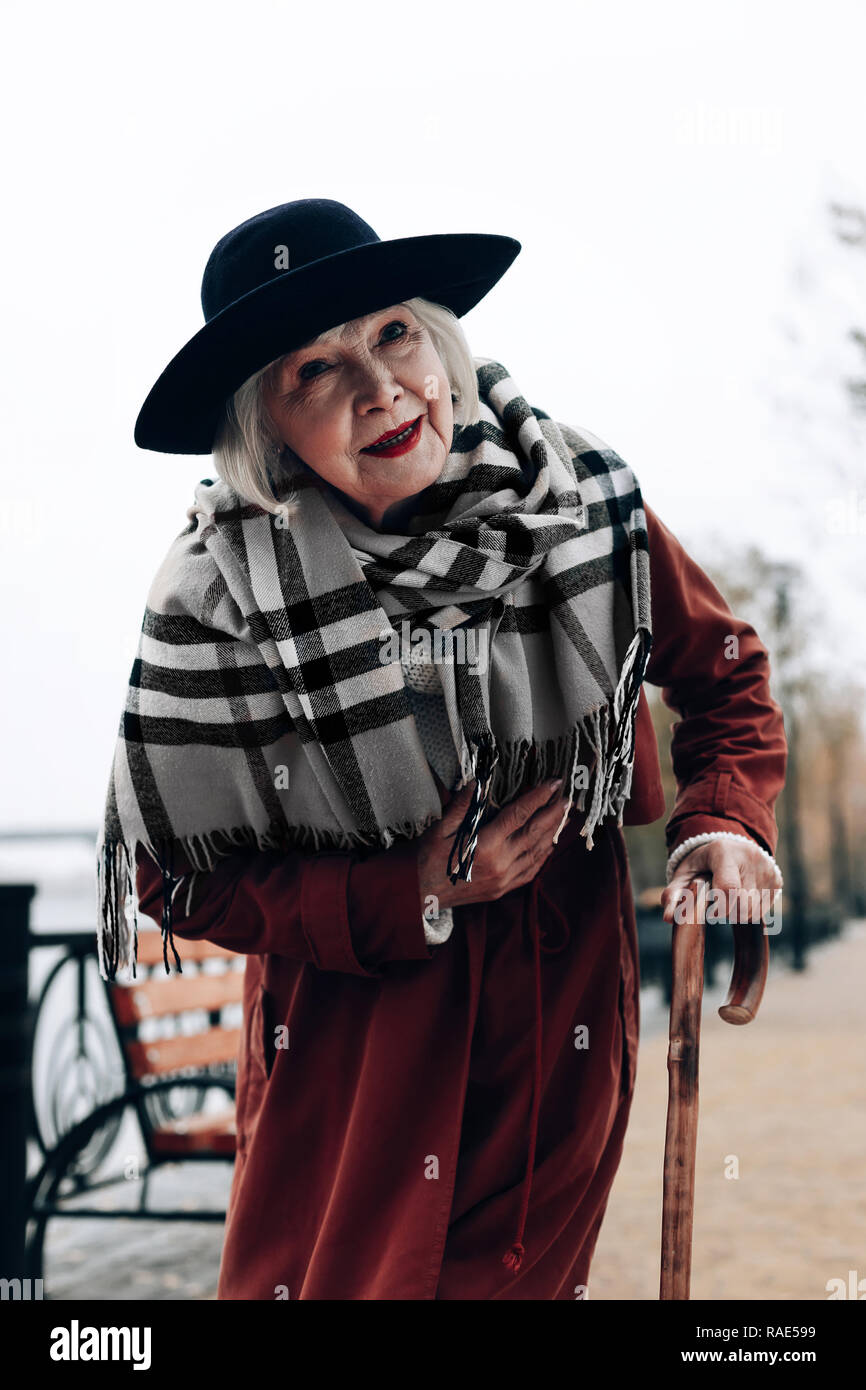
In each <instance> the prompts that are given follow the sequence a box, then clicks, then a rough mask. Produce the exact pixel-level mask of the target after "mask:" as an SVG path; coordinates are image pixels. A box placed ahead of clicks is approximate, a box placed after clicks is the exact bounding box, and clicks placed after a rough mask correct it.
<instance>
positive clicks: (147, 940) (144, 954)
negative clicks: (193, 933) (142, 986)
mask: <svg viewBox="0 0 866 1390" xmlns="http://www.w3.org/2000/svg"><path fill="white" fill-rule="evenodd" d="M174 943H175V945H176V947H177V953H178V955H179V956H180V963H181V965H183V962H184V961H185V960H214V959H218V958H219V957H221V956H223V957H225V958H226V959H227V960H237V958H238V954H239V953H238V952H237V951H228V950H226V948H225V946H218V945H217V943H216V942H215V941H204V940H199V941H185V940H184V939H183V938H182V937H180V936H177V935H175V937H174ZM138 960H139V961H140V962H141V964H142V965H163V958H162V932H161V931H151V930H150V929H149V928H148V929H145V930H144V931H140V932H139V933H138ZM168 963H169V965H170V966H171V969H172V971H173V972H174V973H175V974H177V966H176V965H175V963H174V953H173V952H172V949H171V943H170V942H169V946H168ZM181 978H182V977H181ZM133 983H134V982H133Z"/></svg>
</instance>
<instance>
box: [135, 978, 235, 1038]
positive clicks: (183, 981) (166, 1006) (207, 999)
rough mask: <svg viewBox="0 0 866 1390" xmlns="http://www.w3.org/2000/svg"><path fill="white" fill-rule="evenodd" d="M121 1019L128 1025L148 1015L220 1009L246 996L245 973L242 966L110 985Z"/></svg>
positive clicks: (149, 1016) (153, 1016)
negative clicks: (205, 973) (138, 982)
mask: <svg viewBox="0 0 866 1390" xmlns="http://www.w3.org/2000/svg"><path fill="white" fill-rule="evenodd" d="M110 989H111V992H112V1000H113V1003H114V1012H115V1015H116V1017H117V1021H118V1023H120V1024H121V1026H123V1027H129V1026H132V1025H134V1024H136V1023H140V1022H141V1020H142V1019H145V1018H165V1017H167V1016H168V1015H170V1014H183V1013H187V1012H189V1010H191V1009H208V1010H217V1009H222V1008H224V1007H225V1006H226V1005H227V1004H238V1003H240V1002H241V1001H242V1000H243V994H244V976H243V971H241V970H226V971H224V972H223V973H222V974H220V975H191V976H188V977H187V976H183V975H174V976H172V978H171V979H168V978H167V977H163V978H162V979H160V978H159V976H157V977H156V978H155V979H152V980H142V981H141V983H140V984H122V985H119V984H112V985H111V986H110Z"/></svg>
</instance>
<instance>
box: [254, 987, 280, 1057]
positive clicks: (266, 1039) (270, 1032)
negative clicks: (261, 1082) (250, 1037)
mask: <svg viewBox="0 0 866 1390" xmlns="http://www.w3.org/2000/svg"><path fill="white" fill-rule="evenodd" d="M273 1016H274V1010H273V1000H272V999H271V996H270V994H269V993H268V991H267V990H266V989H265V987H264V985H260V986H259V1006H258V1020H257V1029H256V1043H257V1047H258V1049H259V1050H260V1056H261V1063H262V1066H263V1068H264V1072H265V1076H266V1077H267V1078H268V1080H270V1076H271V1072H272V1071H273V1069H274V1057H275V1051H274V1049H275V1047H276V1037H275V1032H274V1024H273Z"/></svg>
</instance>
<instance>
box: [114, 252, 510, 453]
mask: <svg viewBox="0 0 866 1390" xmlns="http://www.w3.org/2000/svg"><path fill="white" fill-rule="evenodd" d="M520 249H521V245H520V242H519V241H515V240H514V238H513V237H507V236H496V235H491V234H486V233H480V232H463V233H450V234H447V233H434V234H431V235H429V236H419V237H401V238H398V239H396V240H394V241H376V242H371V243H368V244H366V245H364V246H356V247H352V248H351V249H350V250H348V251H340V252H337V253H336V254H335V255H332V256H324V257H322V259H321V260H318V261H315V262H314V263H313V264H312V265H308V266H300V267H298V269H297V270H294V271H293V270H291V268H290V269H289V270H287V271H286V272H285V274H284V275H281V276H279V277H278V278H277V279H275V280H271V281H269V282H268V283H267V284H265V285H260V286H258V288H256V289H254V290H251V291H250V292H249V294H246V295H244V296H243V297H242V298H240V299H237V300H235V302H234V303H233V304H230V305H229V306H228V308H226V309H224V310H223V311H222V313H220V314H216V315H215V316H214V317H213V318H212V319H211V320H210V321H209V322H208V323H206V324H205V326H204V327H203V328H201V329H200V330H199V332H198V333H196V334H195V336H194V337H193V338H190V340H189V342H188V343H186V344H185V345H184V346H183V347H182V348H181V350H180V352H178V353H177V354H176V356H175V357H173V358H172V360H171V362H169V364H168V366H167V367H166V369H165V371H164V372H162V374H161V375H160V377H159V378H158V380H157V381H156V382H155V384H154V386H153V387H152V389H151V391H150V392H149V394H148V396H147V399H146V400H145V402H144V405H143V406H142V407H141V410H140V411H139V415H138V419H137V420H136V422H135V442H136V444H137V445H138V446H139V448H141V449H152V450H155V451H156V452H158V453H162V454H209V453H211V451H212V449H213V445H214V442H215V438H216V433H217V430H218V428H219V427H220V425H221V423H222V420H223V418H224V409H225V403H226V401H227V400H228V398H229V397H230V396H231V395H232V394H233V392H235V391H236V390H237V389H238V387H239V386H241V385H242V384H243V382H244V381H246V380H247V378H248V377H250V376H252V374H253V373H254V372H257V371H259V370H260V368H262V367H264V366H265V365H266V364H267V363H268V362H272V361H273V360H274V359H275V358H277V357H280V356H282V354H283V353H286V352H291V351H292V349H293V348H296V347H299V346H300V345H301V344H302V343H305V342H308V341H309V340H310V339H311V338H315V337H317V336H318V335H319V333H324V332H328V330H329V329H330V328H335V327H336V326H337V325H338V324H340V323H345V322H347V321H348V320H349V319H354V318H360V317H361V315H363V314H370V313H373V312H375V310H377V309H379V308H381V307H383V306H385V305H388V304H396V303H400V302H402V301H404V300H407V299H411V298H413V297H414V296H416V295H418V296H421V297H422V298H425V299H430V300H433V301H434V302H435V303H437V304H444V305H445V307H446V308H448V309H451V311H452V312H453V313H454V314H456V315H457V317H458V318H461V317H462V316H463V315H464V314H466V313H468V312H469V310H470V309H472V308H474V306H475V305H476V304H478V303H479V301H480V300H482V299H483V298H484V296H485V295H486V294H487V293H488V291H489V290H491V289H492V288H493V286H494V285H495V284H496V282H497V281H498V280H499V279H501V277H502V276H503V275H504V274H505V272H506V270H507V269H508V267H509V266H510V265H511V263H512V261H513V260H514V258H515V257H516V255H517V254H518V252H519V251H520Z"/></svg>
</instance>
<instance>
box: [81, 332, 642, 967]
mask: <svg viewBox="0 0 866 1390" xmlns="http://www.w3.org/2000/svg"><path fill="white" fill-rule="evenodd" d="M475 365H476V370H477V373H478V383H479V394H480V399H481V418H480V420H479V421H478V422H476V423H473V424H470V425H467V426H462V425H461V424H460V423H459V420H458V421H457V422H456V423H455V430H454V440H453V445H452V449H451V452H450V454H449V456H448V459H447V461H446V464H445V467H444V469H443V471H442V473H441V475H440V477H439V478H438V479H437V481H436V482H435V483H434V484H432V485H431V486H430V487H429V488H426V489H425V490H424V492H422V493H420V494H419V497H418V507H417V509H416V511H415V512H414V514H413V517H412V520H411V522H410V523H408V524H407V529H406V531H405V533H404V534H400V535H396V534H393V533H388V532H378V531H376V530H374V529H372V528H371V527H370V526H368V525H366V524H365V523H364V522H363V521H362V520H360V519H359V518H358V517H357V516H356V515H355V513H354V512H352V511H350V510H349V509H348V508H347V507H345V506H344V504H343V503H342V501H341V500H340V495H339V494H338V493H337V492H336V491H335V489H333V488H332V487H330V485H329V484H326V483H324V482H323V480H322V479H320V478H319V477H318V476H316V475H314V474H312V472H311V471H310V470H309V469H306V468H302V469H301V471H300V472H299V473H298V474H296V475H295V476H294V477H293V478H292V479H291V483H290V484H289V483H286V484H285V487H286V491H285V492H284V493H283V494H278V495H282V496H283V497H287V496H288V495H289V491H290V489H293V492H294V495H295V496H296V497H297V499H298V501H299V503H300V513H299V515H297V516H295V517H292V518H291V519H289V520H286V519H285V518H284V517H282V516H274V515H272V514H269V513H266V512H264V511H263V510H262V509H261V508H259V507H257V506H254V505H251V504H246V503H243V502H242V501H241V499H240V498H239V497H238V495H237V494H236V493H234V492H233V491H232V490H231V489H230V488H229V487H227V486H226V484H225V483H223V482H222V481H221V480H218V481H216V482H212V481H210V480H208V479H205V480H204V481H203V482H202V483H200V484H199V485H198V487H197V488H196V493H195V496H196V501H195V504H194V505H193V506H192V507H190V509H189V511H188V513H187V515H188V519H189V525H188V526H187V527H186V529H185V530H184V531H183V532H182V533H181V534H180V535H179V536H178V537H177V538H176V540H175V541H174V543H173V544H172V546H171V548H170V550H169V552H168V554H167V556H166V558H165V560H164V562H163V564H162V566H161V567H160V569H159V571H158V573H157V575H156V577H155V579H154V582H153V585H152V586H151V590H150V593H149V595H148V599H147V605H146V609H145V614H144V621H143V624H142V632H141V639H140V643H139V648H138V653H137V655H136V659H135V661H134V663H133V668H132V673H131V676H130V680H129V688H128V692H127V698H126V705H125V709H124V712H123V715H122V717H121V724H120V730H119V738H118V743H117V748H116V753H115V757H114V763H113V768H112V773H111V779H110V785H109V789H108V796H107V802H106V812H105V822H104V826H103V829H102V833H101V835H100V841H99V846H98V880H99V903H100V923H99V941H100V969H101V971H102V973H103V976H104V977H105V978H113V975H114V972H115V971H116V970H117V969H118V968H120V967H123V966H126V965H128V964H130V963H133V962H134V959H135V934H136V920H135V903H134V894H133V873H134V852H135V846H136V845H138V844H144V845H145V846H146V847H147V848H148V850H149V852H150V853H151V854H152V856H153V857H154V859H155V860H156V861H157V862H158V863H159V864H160V866H161V868H162V871H163V882H164V889H165V892H164V912H163V934H164V938H166V940H167V941H168V940H171V906H172V896H173V890H174V887H175V880H174V878H173V875H172V862H173V861H172V855H173V851H174V848H175V847H176V846H177V845H180V846H181V847H182V848H183V851H184V853H185V854H186V855H187V857H188V858H189V860H190V862H191V863H192V864H193V865H194V866H195V867H196V868H197V869H200V870H202V871H206V870H207V869H209V868H211V867H212V866H213V863H214V861H215V859H216V858H218V857H220V856H222V855H226V854H230V853H232V851H233V850H235V849H238V848H240V847H252V848H257V849H262V850H264V849H274V848H284V849H288V848H304V849H308V850H314V851H315V850H343V851H345V850H350V849H352V848H358V847H360V846H365V845H367V846H376V847H380V848H387V846H388V845H390V844H391V843H393V842H394V840H395V839H399V838H404V837H408V838H412V837H414V836H416V835H418V834H419V833H420V832H421V831H422V830H423V829H425V828H426V826H428V825H429V824H430V823H431V822H432V821H434V820H437V819H439V817H440V816H441V814H442V806H441V802H440V799H439V796H438V794H437V791H436V786H435V782H434V780H433V776H432V773H431V770H430V768H429V766H428V764H427V762H426V759H425V757H424V754H423V749H422V745H421V741H420V739H419V736H418V731H417V728H416V726H415V721H414V719H413V716H412V711H411V706H410V702H409V699H408V697H407V694H406V690H405V685H404V677H403V673H402V668H401V664H400V660H399V657H398V656H397V657H394V659H387V660H385V661H384V662H383V660H382V655H383V646H384V639H385V638H386V637H387V636H388V635H390V634H391V631H392V629H393V630H395V631H396V632H397V633H398V634H399V633H400V632H401V630H402V628H401V625H402V622H403V620H404V619H407V620H408V621H409V623H410V624H411V631H412V633H413V634H415V633H417V632H418V630H419V629H420V628H422V627H424V628H425V629H426V630H427V632H428V633H432V631H433V630H434V629H436V628H438V629H440V631H441V632H442V633H443V634H444V635H445V636H446V638H447V637H448V635H449V631H450V630H453V631H452V632H451V636H452V637H453V639H454V641H455V644H456V642H457V640H458V638H459V637H460V636H461V634H459V633H458V632H457V631H456V630H457V629H458V628H460V627H462V626H466V627H467V628H474V629H475V630H476V637H477V640H478V642H483V641H484V640H485V638H486V640H487V642H488V644H489V646H488V649H487V650H488V652H489V661H488V663H487V666H486V669H485V668H484V665H483V663H481V664H478V665H477V666H476V667H473V665H472V664H471V663H469V662H459V661H456V660H455V661H453V662H451V663H449V662H447V661H446V662H445V663H444V664H442V665H441V666H440V667H439V670H440V675H441V678H442V685H443V690H444V694H445V701H446V706H447V710H448V716H449V720H450V721H451V725H452V729H453V730H454V732H455V736H456V743H457V746H458V748H461V749H462V752H461V785H462V784H465V782H466V780H467V779H470V778H474V779H475V782H476V785H475V793H474V795H473V798H472V804H471V806H470V808H469V810H468V811H467V814H466V817H465V819H464V822H463V824H462V825H461V827H460V830H459V832H458V834H457V835H456V836H455V840H454V847H453V852H452V858H451V864H450V866H449V868H450V872H451V877H452V880H456V879H457V878H468V877H469V876H470V872H471V865H472V857H473V855H474V851H475V845H476V843H477V836H478V831H479V829H480V827H481V825H482V824H483V823H484V820H485V818H487V817H489V816H490V815H492V814H494V813H495V810H496V809H498V808H499V807H500V806H502V805H504V804H505V803H506V802H508V801H510V800H511V799H513V797H514V796H515V795H516V794H517V793H518V792H519V791H521V790H524V789H526V788H528V787H530V786H533V785H536V784H537V783H538V782H539V781H542V780H544V779H546V778H550V777H555V776H560V775H561V776H565V777H566V779H567V782H568V786H569V788H570V789H571V790H572V792H573V789H574V786H575V781H576V778H577V773H578V771H579V769H580V767H581V766H583V767H585V768H587V769H588V770H589V772H590V773H591V776H592V780H591V783H590V785H589V788H588V789H584V787H583V785H582V786H581V790H580V792H579V795H578V796H577V797H576V798H575V799H576V804H577V805H578V806H579V807H580V809H581V810H586V811H587V816H586V820H585V823H584V826H583V832H582V833H584V834H585V835H586V836H587V840H588V844H589V846H590V847H591V846H592V831H593V828H594V826H595V825H596V824H597V823H598V822H599V821H600V820H602V819H603V818H604V817H605V816H608V815H616V816H617V817H618V818H620V817H621V814H622V806H623V804H624V801H625V799H626V798H627V796H628V794H629V791H630V787H631V770H632V759H633V753H634V716H635V712H636V705H637V697H638V692H639V689H640V684H641V681H642V679H643V675H644V672H645V669H646V663H647V661H648V658H649V649H650V644H651V641H652V637H651V623H650V585H649V555H648V541H647V532H646V518H645V515H644V511H643V506H642V499H641V493H640V488H639V486H638V483H637V481H636V479H635V477H634V474H633V473H632V471H631V469H630V468H629V467H628V465H627V464H626V463H624V462H623V460H622V459H621V458H620V457H619V456H618V455H617V454H616V453H614V452H613V450H611V449H609V448H608V447H607V446H606V445H605V444H604V443H603V442H602V441H601V440H599V439H597V438H596V437H595V436H593V435H590V434H588V433H587V432H586V431H580V432H578V431H577V430H574V429H572V428H571V427H569V426H568V425H564V424H557V423H556V422H555V421H553V420H551V419H550V417H549V416H547V415H546V414H545V413H544V412H543V411H541V410H537V409H535V408H533V407H531V406H529V405H528V404H527V402H526V401H525V399H524V398H523V396H522V395H521V394H520V392H519V391H518V389H517V387H516V386H515V384H514V382H513V381H512V379H511V378H510V376H509V375H508V372H507V371H506V369H505V367H503V366H502V364H501V363H499V362H496V361H493V360H491V359H488V358H476V359H475ZM455 650H459V649H457V648H456V647H455ZM476 650H477V648H476ZM482 650H483V648H482ZM587 799H588V805H586V804H585V802H586V801H587ZM127 895H128V897H129V902H128V904H126V905H125V901H124V900H125V898H126V897H127ZM172 945H173V942H172ZM165 959H166V967H168V957H167V954H166V957H165ZM175 960H176V961H177V956H176V953H175Z"/></svg>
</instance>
